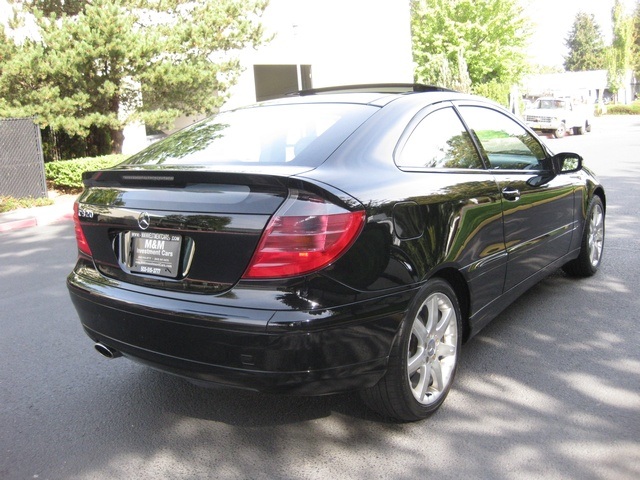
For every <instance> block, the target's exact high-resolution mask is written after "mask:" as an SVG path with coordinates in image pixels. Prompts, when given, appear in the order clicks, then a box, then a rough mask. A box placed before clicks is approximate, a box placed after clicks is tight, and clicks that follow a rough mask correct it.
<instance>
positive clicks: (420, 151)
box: [396, 107, 484, 168]
mask: <svg viewBox="0 0 640 480" xmlns="http://www.w3.org/2000/svg"><path fill="white" fill-rule="evenodd" d="M396 164H397V165H398V166H399V167H410V168H484V166H483V164H482V161H481V160H480V157H479V155H478V152H477V150H476V149H475V147H474V145H473V142H472V141H471V137H470V136H469V133H468V132H467V130H466V129H465V128H464V125H463V124H462V122H461V121H460V118H459V117H458V115H457V114H456V112H455V111H454V110H453V108H451V107H447V108H442V109H440V110H436V111H435V112H433V113H430V114H429V115H428V116H426V117H425V118H424V119H423V120H422V121H421V122H420V123H419V124H418V126H417V127H416V128H415V130H414V131H413V132H412V133H411V136H410V137H409V139H408V140H407V142H406V144H405V145H404V147H403V148H402V150H401V152H400V154H399V156H398V157H397V158H396Z"/></svg>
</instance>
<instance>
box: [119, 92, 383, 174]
mask: <svg viewBox="0 0 640 480" xmlns="http://www.w3.org/2000/svg"><path fill="white" fill-rule="evenodd" d="M377 110H378V107H373V106H369V105H355V104H295V105H271V106H258V107H252V108H246V109H240V110H234V111H232V112H226V113H222V114H219V115H216V116H215V117H211V118H209V119H207V120H204V121H202V122H200V123H197V124H195V125H193V126H191V127H188V128H186V129H184V130H181V131H179V132H177V133H175V134H173V135H171V136H170V137H167V138H166V139H164V140H162V141H161V142H158V143H156V144H154V145H152V146H150V147H149V148H147V149H146V150H143V151H142V152H140V153H139V154H137V155H134V156H132V157H131V158H130V159H129V160H127V161H126V162H124V164H123V165H197V166H208V165H248V164H249V165H250V164H260V165H269V164H270V165H285V164H291V165H305V166H318V165H320V164H321V163H322V162H324V160H326V158H327V157H328V156H329V155H331V153H332V152H333V151H334V150H335V149H336V148H337V147H338V146H339V145H340V144H341V143H342V142H344V141H345V140H346V138H347V137H348V136H349V135H351V133H353V131H354V130H356V129H357V128H358V127H359V126H360V125H361V124H362V123H363V122H364V121H365V120H366V119H367V118H369V117H370V116H371V115H372V114H373V113H375V112H376V111H377Z"/></svg>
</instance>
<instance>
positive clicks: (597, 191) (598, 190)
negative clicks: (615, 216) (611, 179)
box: [593, 187, 607, 213]
mask: <svg viewBox="0 0 640 480" xmlns="http://www.w3.org/2000/svg"><path fill="white" fill-rule="evenodd" d="M593 195H594V196H598V197H600V200H601V201H602V208H604V211H605V213H606V212H607V198H606V196H605V194H604V189H603V188H602V187H598V188H596V189H595V190H594V191H593Z"/></svg>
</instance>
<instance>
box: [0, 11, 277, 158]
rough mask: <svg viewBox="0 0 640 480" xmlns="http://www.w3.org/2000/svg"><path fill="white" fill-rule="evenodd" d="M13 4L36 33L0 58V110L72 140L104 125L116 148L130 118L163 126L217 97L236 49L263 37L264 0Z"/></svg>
mask: <svg viewBox="0 0 640 480" xmlns="http://www.w3.org/2000/svg"><path fill="white" fill-rule="evenodd" d="M15 2H16V3H20V4H21V6H22V10H23V12H26V13H30V14H33V15H34V18H35V22H36V24H37V26H38V32H37V36H36V37H37V38H28V39H26V40H25V41H24V42H23V43H22V44H20V45H16V46H15V51H16V52H15V54H11V55H8V58H7V61H4V60H3V65H2V67H0V68H1V71H0V114H2V115H5V116H37V118H38V122H39V123H40V126H41V127H43V128H45V127H49V128H50V129H52V130H54V131H63V132H65V133H66V134H68V135H71V136H73V135H79V136H83V137H86V136H87V135H89V134H90V133H92V132H93V133H95V132H96V131H97V130H98V131H99V130H106V131H107V132H108V133H109V137H110V140H111V148H112V151H113V152H114V153H117V152H120V151H121V148H122V141H123V139H124V137H123V133H122V131H123V128H124V126H125V125H127V124H128V123H130V122H134V121H142V122H145V123H146V124H147V125H149V126H151V127H154V128H160V127H166V126H169V125H170V124H171V123H172V122H173V121H174V120H175V119H176V118H177V117H178V116H180V115H193V114H206V113H211V112H213V111H215V110H216V109H217V108H219V107H220V106H221V105H222V104H223V103H224V101H225V100H226V95H227V92H228V89H229V88H230V87H231V86H232V85H233V84H234V83H235V82H236V81H237V77H238V75H239V73H240V64H239V61H238V59H237V56H236V55H235V53H236V52H237V51H239V50H240V49H242V48H245V47H247V46H254V47H255V46H256V45H258V44H260V43H261V42H262V41H263V30H262V27H261V26H260V24H259V21H258V20H259V16H260V15H261V13H262V12H263V11H264V8H265V7H266V5H267V3H268V0H216V1H208V0H91V1H89V0H85V1H80V0H54V1H50V0H15ZM3 52H4V50H0V55H4V53H3ZM98 136H99V135H98Z"/></svg>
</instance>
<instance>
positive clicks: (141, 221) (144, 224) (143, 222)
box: [138, 212, 151, 230]
mask: <svg viewBox="0 0 640 480" xmlns="http://www.w3.org/2000/svg"><path fill="white" fill-rule="evenodd" d="M149 225H151V219H150V218H149V214H148V213H147V212H142V213H141V214H140V216H139V217H138V226H139V227H140V228H141V229H142V230H146V229H147V228H149Z"/></svg>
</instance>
